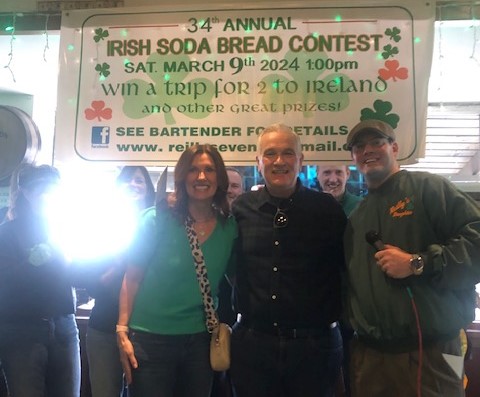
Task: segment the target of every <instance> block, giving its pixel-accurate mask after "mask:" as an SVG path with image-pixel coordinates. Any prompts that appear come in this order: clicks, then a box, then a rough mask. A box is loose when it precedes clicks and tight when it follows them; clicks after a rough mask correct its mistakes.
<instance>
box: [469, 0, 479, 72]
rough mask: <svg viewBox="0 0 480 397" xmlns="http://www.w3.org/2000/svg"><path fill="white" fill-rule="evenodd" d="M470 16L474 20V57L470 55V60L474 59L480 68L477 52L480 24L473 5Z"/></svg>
mask: <svg viewBox="0 0 480 397" xmlns="http://www.w3.org/2000/svg"><path fill="white" fill-rule="evenodd" d="M470 16H471V19H472V26H471V27H472V29H473V46H472V55H470V58H472V59H473V60H474V61H475V62H476V63H477V65H479V66H480V60H479V59H478V58H477V57H476V52H477V41H479V38H478V30H477V29H478V27H479V23H477V22H478V21H477V19H476V18H475V11H474V8H473V5H472V6H471V7H470Z"/></svg>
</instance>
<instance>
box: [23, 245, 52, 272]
mask: <svg viewBox="0 0 480 397" xmlns="http://www.w3.org/2000/svg"><path fill="white" fill-rule="evenodd" d="M52 257H53V249H52V247H50V245H48V244H46V243H40V244H37V245H34V246H33V247H32V248H30V254H29V256H28V262H29V263H30V264H31V265H33V266H35V267H38V266H42V265H44V264H45V263H47V262H49V261H50V260H51V259H52Z"/></svg>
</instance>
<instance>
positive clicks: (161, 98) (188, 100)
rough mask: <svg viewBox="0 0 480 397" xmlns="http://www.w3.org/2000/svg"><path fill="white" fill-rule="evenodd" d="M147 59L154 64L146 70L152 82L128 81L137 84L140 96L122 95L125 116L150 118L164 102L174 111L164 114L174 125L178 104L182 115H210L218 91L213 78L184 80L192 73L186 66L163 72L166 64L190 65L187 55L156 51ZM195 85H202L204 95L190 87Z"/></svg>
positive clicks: (196, 116)
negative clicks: (164, 53) (212, 80)
mask: <svg viewBox="0 0 480 397" xmlns="http://www.w3.org/2000/svg"><path fill="white" fill-rule="evenodd" d="M147 62H151V65H155V66H154V67H153V68H152V69H151V70H149V71H148V72H147V75H148V77H149V78H150V81H145V80H142V79H132V80H128V81H127V82H126V83H125V84H126V85H131V86H135V87H138V95H128V94H124V95H123V101H124V103H123V111H124V113H125V115H126V116H128V117H130V118H132V119H141V118H144V117H148V116H150V115H151V114H153V113H156V112H157V111H156V110H155V109H158V108H159V106H164V105H168V106H169V107H170V108H171V111H168V112H165V113H163V115H164V117H165V122H166V124H168V125H170V124H175V117H174V114H175V112H178V110H177V108H178V107H179V106H182V111H181V114H183V115H185V116H187V117H190V118H192V119H204V118H206V117H208V116H209V115H210V114H211V112H208V111H207V110H208V109H206V108H207V107H208V105H211V104H212V99H213V96H214V94H215V87H214V84H213V83H212V82H211V81H210V80H208V79H205V78H197V79H191V80H188V81H184V80H185V79H186V78H187V76H188V75H189V73H190V72H189V71H187V70H185V68H182V69H181V70H179V71H170V72H165V71H164V65H165V64H167V63H168V64H170V65H173V64H176V65H181V64H183V65H185V64H189V62H190V57H189V56H188V55H168V56H165V55H160V54H158V53H156V52H155V53H153V54H151V55H150V56H149V57H148V59H147ZM193 86H198V87H201V88H202V92H201V95H198V93H195V92H193V89H189V88H188V87H190V88H191V87H193ZM189 105H192V106H191V107H189ZM197 105H198V106H197Z"/></svg>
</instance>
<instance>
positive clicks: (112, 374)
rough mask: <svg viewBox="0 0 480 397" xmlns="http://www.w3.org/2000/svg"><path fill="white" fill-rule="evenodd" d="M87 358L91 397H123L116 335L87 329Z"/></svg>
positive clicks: (121, 372)
mask: <svg viewBox="0 0 480 397" xmlns="http://www.w3.org/2000/svg"><path fill="white" fill-rule="evenodd" d="M87 356H88V368H89V376H90V386H91V389H92V397H120V396H122V395H123V369H122V364H121V363H120V353H119V349H118V345H117V335H116V334H115V333H108V332H102V331H98V330H96V329H94V328H91V327H88V329H87Z"/></svg>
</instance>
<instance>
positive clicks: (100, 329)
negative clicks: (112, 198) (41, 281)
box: [84, 166, 155, 397]
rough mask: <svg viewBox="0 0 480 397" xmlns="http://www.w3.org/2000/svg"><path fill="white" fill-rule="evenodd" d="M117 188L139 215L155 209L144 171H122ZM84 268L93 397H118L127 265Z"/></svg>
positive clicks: (112, 263) (112, 260)
mask: <svg viewBox="0 0 480 397" xmlns="http://www.w3.org/2000/svg"><path fill="white" fill-rule="evenodd" d="M116 184H117V186H118V187H119V188H120V189H121V192H122V193H123V194H126V195H127V197H128V199H129V200H131V201H132V202H133V203H134V205H135V208H136V210H137V211H138V212H139V213H140V211H143V210H144V209H146V208H148V207H151V206H152V205H153V203H154V199H155V190H154V187H153V183H152V180H151V178H150V175H149V173H148V171H147V169H146V168H145V167H142V166H126V167H123V168H122V171H121V172H120V174H119V175H118V177H117V180H116ZM119 216H120V217H121V216H122V214H119ZM84 267H86V268H89V269H91V270H90V274H87V275H86V279H87V280H86V282H85V284H84V285H85V286H86V288H87V291H88V293H89V295H90V296H91V297H93V298H94V299H95V306H94V307H93V308H92V312H91V314H90V319H89V322H88V329H87V356H88V365H89V376H90V385H91V389H92V397H119V396H121V395H122V392H123V369H122V365H121V363H120V357H119V352H118V347H117V338H116V335H115V325H116V323H117V319H118V294H119V292H120V287H121V285H122V280H123V275H124V273H125V264H124V261H123V260H122V258H121V255H119V256H118V257H116V258H110V259H108V260H103V261H101V262H100V263H98V264H95V266H92V265H91V264H90V265H89V266H84ZM84 277H85V276H84Z"/></svg>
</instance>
